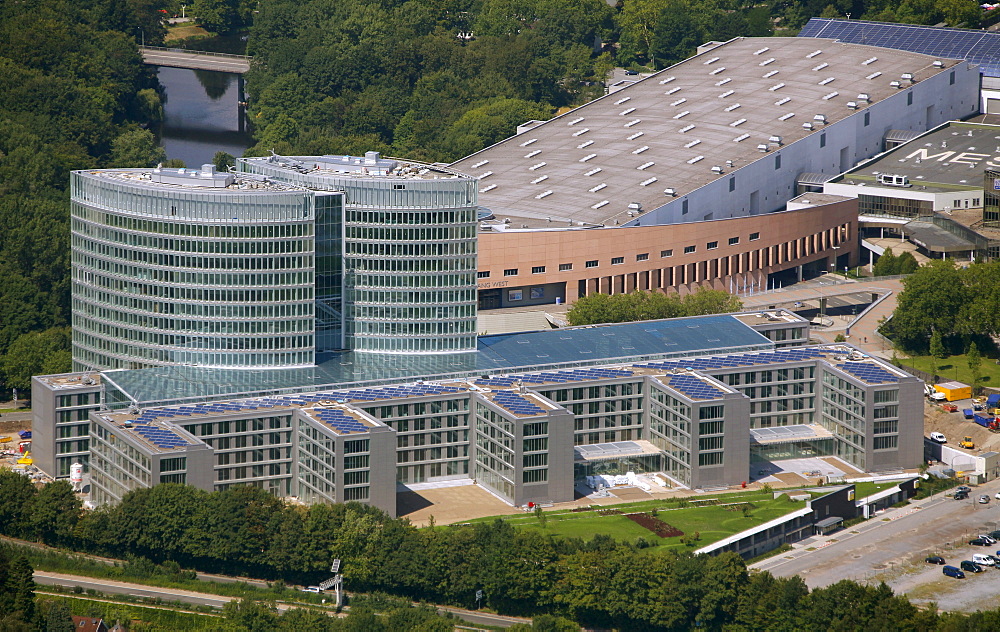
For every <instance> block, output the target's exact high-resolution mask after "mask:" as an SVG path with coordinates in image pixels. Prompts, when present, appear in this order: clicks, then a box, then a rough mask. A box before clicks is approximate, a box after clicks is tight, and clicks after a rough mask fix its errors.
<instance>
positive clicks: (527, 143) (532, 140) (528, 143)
mask: <svg viewBox="0 0 1000 632" xmlns="http://www.w3.org/2000/svg"><path fill="white" fill-rule="evenodd" d="M537 141H538V139H537V138H529V139H528V140H526V141H524V142H523V143H521V147H527V146H528V145H530V144H531V143H534V142H537Z"/></svg>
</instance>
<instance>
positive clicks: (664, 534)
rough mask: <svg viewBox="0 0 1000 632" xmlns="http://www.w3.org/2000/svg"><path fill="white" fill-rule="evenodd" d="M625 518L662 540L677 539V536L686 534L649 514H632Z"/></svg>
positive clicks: (626, 515)
mask: <svg viewBox="0 0 1000 632" xmlns="http://www.w3.org/2000/svg"><path fill="white" fill-rule="evenodd" d="M625 517H626V518H628V519H629V520H631V521H632V522H634V523H636V524H637V525H639V526H640V527H645V528H646V529H649V530H650V531H651V532H653V534H654V535H656V536H658V537H661V538H676V537H677V536H681V535H684V532H683V531H681V530H680V529H678V528H677V527H674V526H672V525H669V524H667V523H666V522H663V521H662V520H660V519H659V518H657V517H656V516H653V515H651V514H648V513H630V514H625Z"/></svg>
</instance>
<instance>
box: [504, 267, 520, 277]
mask: <svg viewBox="0 0 1000 632" xmlns="http://www.w3.org/2000/svg"><path fill="white" fill-rule="evenodd" d="M503 275H504V276H517V268H510V269H508V270H504V271H503Z"/></svg>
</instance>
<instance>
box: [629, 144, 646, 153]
mask: <svg viewBox="0 0 1000 632" xmlns="http://www.w3.org/2000/svg"><path fill="white" fill-rule="evenodd" d="M647 149H649V145H643V146H642V147H640V148H638V149H636V150H635V151H633V152H632V153H633V154H641V153H642V152H644V151H646V150H647Z"/></svg>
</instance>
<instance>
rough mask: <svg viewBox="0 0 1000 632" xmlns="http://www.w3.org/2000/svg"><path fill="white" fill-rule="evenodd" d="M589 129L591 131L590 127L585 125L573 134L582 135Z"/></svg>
mask: <svg viewBox="0 0 1000 632" xmlns="http://www.w3.org/2000/svg"><path fill="white" fill-rule="evenodd" d="M589 131H590V128H589V127H584V128H583V129H578V130H576V131H575V132H573V136H582V135H583V134H586V133H587V132H589Z"/></svg>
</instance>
